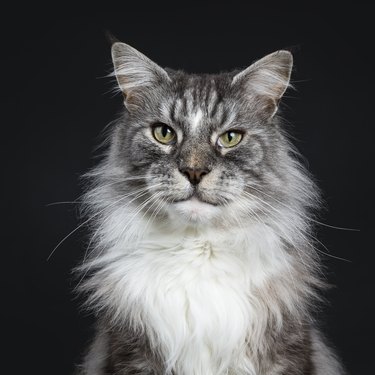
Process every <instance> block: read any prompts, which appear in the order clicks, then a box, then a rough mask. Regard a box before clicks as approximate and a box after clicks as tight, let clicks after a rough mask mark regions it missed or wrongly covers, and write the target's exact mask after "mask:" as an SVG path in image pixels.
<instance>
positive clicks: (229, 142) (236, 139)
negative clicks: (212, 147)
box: [217, 130, 243, 148]
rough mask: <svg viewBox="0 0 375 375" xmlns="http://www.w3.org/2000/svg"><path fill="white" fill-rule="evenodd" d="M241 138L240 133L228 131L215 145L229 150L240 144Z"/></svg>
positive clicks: (241, 134)
mask: <svg viewBox="0 0 375 375" xmlns="http://www.w3.org/2000/svg"><path fill="white" fill-rule="evenodd" d="M242 137H243V133H242V132H239V131H236V130H228V131H227V132H225V133H224V134H222V135H221V136H220V137H219V139H218V141H217V143H218V145H219V146H221V147H225V148H230V147H234V146H237V145H238V144H239V143H240V142H241V140H242Z"/></svg>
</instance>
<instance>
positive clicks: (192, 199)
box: [173, 191, 219, 206]
mask: <svg viewBox="0 0 375 375" xmlns="http://www.w3.org/2000/svg"><path fill="white" fill-rule="evenodd" d="M182 202H200V203H203V204H209V205H211V206H219V203H218V202H214V201H212V200H210V199H208V198H206V197H204V196H202V194H200V193H199V192H197V191H194V192H193V193H192V194H191V195H190V196H189V197H187V198H182V199H176V200H173V203H182Z"/></svg>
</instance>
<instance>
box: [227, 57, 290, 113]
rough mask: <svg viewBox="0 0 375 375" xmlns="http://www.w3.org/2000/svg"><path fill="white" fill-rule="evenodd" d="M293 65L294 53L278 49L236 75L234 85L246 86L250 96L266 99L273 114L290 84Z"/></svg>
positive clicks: (267, 106)
mask: <svg viewBox="0 0 375 375" xmlns="http://www.w3.org/2000/svg"><path fill="white" fill-rule="evenodd" d="M292 67H293V56H292V54H291V53H290V52H288V51H285V50H280V51H276V52H274V53H271V54H269V55H267V56H265V57H263V58H262V59H260V60H258V61H256V62H255V63H254V64H252V65H250V66H249V67H248V68H246V69H245V70H243V71H241V72H240V73H238V74H237V75H235V76H234V78H233V81H232V85H241V86H243V87H245V90H246V92H247V93H248V95H249V97H256V98H257V99H259V98H261V99H265V100H266V101H267V105H266V108H268V109H269V110H272V111H271V112H272V116H273V115H274V114H275V113H276V111H277V105H278V102H279V101H280V99H281V97H282V96H283V95H284V93H285V91H286V89H287V88H288V86H289V82H290V76H291V72H292ZM261 102H262V100H261Z"/></svg>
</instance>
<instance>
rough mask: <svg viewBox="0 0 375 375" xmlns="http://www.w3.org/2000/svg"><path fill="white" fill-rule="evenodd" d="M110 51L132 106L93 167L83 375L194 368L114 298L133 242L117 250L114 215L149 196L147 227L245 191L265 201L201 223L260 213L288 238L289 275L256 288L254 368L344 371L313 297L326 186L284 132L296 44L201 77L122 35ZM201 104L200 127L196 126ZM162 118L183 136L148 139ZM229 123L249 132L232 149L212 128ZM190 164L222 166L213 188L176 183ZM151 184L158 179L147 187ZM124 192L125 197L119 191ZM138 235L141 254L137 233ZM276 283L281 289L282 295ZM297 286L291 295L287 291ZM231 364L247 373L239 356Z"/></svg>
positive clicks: (265, 374) (305, 374)
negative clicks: (178, 364)
mask: <svg viewBox="0 0 375 375" xmlns="http://www.w3.org/2000/svg"><path fill="white" fill-rule="evenodd" d="M112 56H113V61H114V65H115V73H116V77H117V80H118V83H119V87H120V88H121V91H122V93H123V95H124V104H125V109H124V113H123V116H122V118H121V119H120V120H119V121H118V122H117V123H116V125H115V126H114V127H113V130H112V133H111V136H110V147H109V150H108V152H107V155H106V156H105V158H104V160H103V161H102V162H101V164H100V165H99V166H98V167H97V168H95V169H94V170H93V171H92V172H91V173H90V174H89V177H90V179H91V181H92V183H91V184H90V188H89V189H88V192H87V194H86V203H87V204H86V206H85V212H86V214H87V215H88V217H89V218H91V219H90V220H91V223H92V226H91V227H92V231H93V232H92V237H93V241H92V242H93V243H94V244H95V246H94V250H93V251H92V254H91V257H90V258H89V260H88V261H86V262H85V263H84V264H83V266H82V267H81V268H80V270H81V272H84V275H85V276H86V281H85V283H84V287H83V290H84V291H85V292H86V293H88V306H90V308H93V309H94V310H95V311H96V313H98V314H100V316H101V319H100V324H98V329H97V336H96V338H95V339H94V341H93V344H92V345H91V347H90V349H89V351H88V354H87V355H86V357H85V361H84V364H83V365H82V366H81V368H80V374H81V375H105V374H108V375H109V374H111V375H125V374H144V375H146V374H150V375H151V374H153V375H164V374H167V373H168V374H175V375H190V374H188V373H184V374H183V373H178V372H176V369H175V368H172V369H168V366H167V363H166V358H165V356H164V353H165V351H164V349H163V348H162V345H161V344H160V343H159V341H158V337H157V335H156V338H155V336H154V333H152V332H153V331H152V332H151V330H150V329H149V328H147V324H146V320H144V324H143V323H142V319H146V318H144V317H142V314H141V313H140V315H139V316H136V317H134V312H133V310H132V307H131V306H130V305H131V303H130V302H129V306H128V307H126V306H125V307H123V306H122V307H121V309H119V308H117V307H118V306H117V305H116V303H117V304H119V302H114V300H115V299H116V298H120V297H121V296H122V295H121V294H117V295H116V296H117V297H114V296H115V295H114V294H113V295H112V293H113V289H114V288H115V286H116V285H117V284H111V283H112V281H110V280H112V277H113V273H114V272H115V270H116V268H115V267H114V264H115V262H119V261H120V260H121V261H124V259H125V261H124V262H125V264H126V259H127V258H126V257H131V256H132V255H131V254H132V253H131V251H133V250H129V253H127V255H123V254H114V255H112V254H110V253H109V249H110V248H114V247H116V245H117V244H118V242H121V240H122V236H125V235H129V236H130V234H128V233H129V231H128V232H127V233H125V234H124V233H123V231H121V230H118V229H117V227H116V226H117V225H118V223H117V222H113V224H111V225H109V224H108V222H110V220H112V219H111V218H112V217H113V215H114V211H115V210H119V209H120V210H121V207H122V206H123V207H124V205H125V204H126V203H127V202H128V204H130V203H131V204H132V205H135V206H136V207H137V206H139V205H142V204H143V206H142V207H141V209H140V212H141V213H142V214H143V217H146V218H148V219H149V222H151V224H150V225H151V226H152V225H157V224H154V223H162V224H161V225H164V224H165V223H169V221H168V220H169V218H168V213H167V211H166V210H165V209H164V208H165V207H166V206H168V205H169V206H170V205H174V204H176V203H177V202H182V201H186V200H188V199H189V198H190V197H191V196H192V195H193V194H194V196H195V197H196V198H197V199H199V200H200V201H203V202H206V203H208V204H209V205H212V206H215V207H219V208H220V207H222V208H223V210H224V208H225V207H227V206H229V207H230V206H231V205H232V204H233V202H236V200H237V199H240V198H239V196H240V195H241V199H243V200H244V201H246V202H248V200H249V199H253V202H258V203H259V202H260V203H259V205H258V206H255V208H254V210H247V211H246V212H241V211H238V215H237V217H233V218H231V217H221V218H220V220H219V219H216V221H215V220H213V222H212V223H208V224H205V225H207V226H208V227H209V226H210V225H212V226H217V225H224V226H226V227H227V228H228V231H229V230H230V229H231V228H235V227H236V226H237V227H238V226H240V225H242V224H243V225H249V227H251V226H252V225H253V223H257V222H258V221H260V222H261V223H262V225H264V227H265V228H271V229H272V230H273V231H274V232H275V233H276V234H277V236H279V237H280V239H281V241H282V244H283V245H282V248H281V249H280V251H282V252H283V254H284V255H283V256H285V257H286V258H285V259H289V260H288V262H290V268H289V272H288V273H286V274H283V275H281V276H280V277H279V278H276V277H275V278H272V277H271V278H270V280H269V281H268V282H267V285H266V286H264V287H263V288H262V289H255V290H254V291H253V295H252V298H253V299H254V300H255V302H253V303H254V304H256V305H259V306H261V308H262V309H263V310H264V311H265V313H264V314H265V315H264V319H266V323H265V328H264V332H263V331H262V332H263V333H262V335H261V337H260V338H259V340H258V341H259V342H257V343H256V346H255V343H254V345H253V343H252V342H249V343H248V347H247V348H246V352H247V355H248V358H251V361H252V363H253V365H254V368H255V370H254V371H255V372H252V373H251V374H255V373H256V374H257V375H323V374H324V375H340V374H341V375H342V374H344V370H343V369H342V367H341V366H340V364H339V362H338V360H337V359H336V357H335V355H334V354H333V352H332V350H331V349H330V348H329V347H328V346H327V345H326V344H325V343H324V340H323V339H322V336H321V334H320V333H319V332H318V331H317V329H316V328H315V324H314V308H313V306H315V305H316V304H317V303H318V301H319V297H318V290H319V289H320V288H323V287H324V283H322V282H321V280H320V277H319V276H318V275H319V272H320V261H319V259H318V257H317V254H316V251H315V248H314V246H315V240H314V231H313V221H314V219H313V218H314V211H315V209H316V208H318V206H319V194H318V192H317V188H316V186H315V185H314V183H313V182H312V180H311V178H310V176H309V175H308V173H307V171H306V170H305V169H304V167H303V166H302V165H301V164H300V162H299V159H298V153H297V152H296V150H295V149H294V148H293V146H292V145H291V143H290V142H289V140H288V137H287V135H286V134H285V131H284V130H283V128H282V125H281V121H280V117H279V112H278V104H279V100H280V98H281V97H282V95H283V93H284V91H285V90H286V89H287V87H288V85H289V78H290V73H291V67H292V57H291V55H290V53H288V52H286V51H279V52H277V53H275V54H271V55H269V56H267V57H265V58H264V59H262V60H260V61H258V62H257V63H255V64H253V65H251V66H250V67H249V68H248V69H246V70H244V71H233V72H229V73H222V74H200V75H198V74H186V73H184V72H182V71H174V70H171V69H162V68H160V67H159V66H157V65H156V64H155V63H153V62H152V61H151V60H149V59H148V58H146V57H145V56H144V55H142V54H140V53H139V52H138V51H136V50H134V49H133V48H131V47H129V46H127V45H125V44H122V43H115V44H114V47H113V49H112ZM197 113H198V114H200V116H201V117H200V125H199V126H197V127H196V128H193V126H192V121H194V120H192V119H193V118H194V117H193V116H194V114H197ZM156 123H164V124H167V125H169V126H171V127H172V128H173V129H174V130H175V131H176V133H177V142H176V143H175V144H172V145H171V146H168V149H165V151H163V150H162V148H161V146H160V145H158V144H157V142H155V140H154V139H152V137H150V132H151V130H150V129H151V126H152V125H153V124H156ZM230 129H235V130H237V131H241V132H242V133H243V134H244V136H243V139H242V141H241V142H240V144H239V145H238V146H236V148H235V149H227V150H225V149H223V148H220V147H218V145H217V144H216V143H215V142H213V141H212V137H213V135H214V134H217V135H220V134H222V133H224V132H225V131H227V130H230ZM163 147H164V146H163ZM186 168H193V169H196V170H197V169H204V170H206V171H208V174H207V176H204V177H203V180H202V181H204V180H205V179H206V180H207V181H208V178H212V179H213V177H211V176H213V175H214V173H216V176H217V177H215V179H214V180H213V182H212V185H213V186H214V188H208V187H206V188H203V187H201V184H199V186H197V187H196V188H194V190H191V189H190V190H189V189H188V190H181V189H177V188H176V186H177V182H176V173H177V174H178V173H179V172H178V171H183V170H185V169H186ZM209 176H210V177H209ZM244 181H245V183H246V184H244ZM155 184H157V187H155V188H149V187H150V186H152V185H155ZM202 186H203V185H202ZM140 189H144V190H140ZM240 189H242V190H241V192H240ZM137 191H138V192H139V193H138V194H137ZM158 193H162V198H163V200H162V201H160V202H159V201H157V200H156V203H155V200H153V196H155V195H157V194H158ZM126 194H128V198H126V199H123V198H122V197H125V195H126ZM129 194H130V195H129ZM159 196H160V195H159ZM251 197H252V198H251ZM129 202H130V203H129ZM223 212H224V211H223ZM108 225H109V226H108ZM129 225H130V224H129ZM170 225H171V228H173V225H180V224H178V223H177V224H176V223H173V222H170ZM181 225H182V224H181ZM192 226H194V225H192ZM127 228H128V227H127ZM129 228H130V229H131V228H132V226H131V225H130V227H129ZM176 228H177V227H176ZM130 229H129V230H130ZM119 233H120V234H119ZM181 241H183V239H181ZM134 243H135V245H134V246H135V248H134V252H136V250H137V249H136V246H137V245H136V243H137V236H136V235H135V239H134ZM264 251H267V249H264ZM107 253H108V254H107ZM139 277H140V278H142V277H143V276H142V274H140V275H139ZM155 282H156V281H155ZM280 285H283V287H284V289H282V290H285V293H286V294H285V295H280V289H277V288H279V287H280ZM292 290H293V293H294V294H293V293H292V292H290V295H289V294H288V291H292ZM124 293H125V292H124ZM292 294H293V295H292ZM124 298H125V297H124ZM129 301H130V300H129ZM276 307H277V308H276ZM134 309H135V308H134ZM274 309H275V310H277V311H276V312H274V311H273V310H274ZM134 311H138V310H134ZM137 319H138V320H137ZM176 319H178V317H176ZM136 320H137V322H138V323H135V321H136ZM171 324H173V322H171ZM156 328H157V327H156ZM226 372H227V373H228V374H231V375H234V374H243V373H245V372H244V370H243V369H240V368H237V367H236V364H235V363H232V364H231V365H230V366H229V367H228V368H227V369H226ZM248 373H249V374H250V372H248ZM191 375H208V374H203V373H202V374H200V373H199V374H198V373H194V374H193V373H191Z"/></svg>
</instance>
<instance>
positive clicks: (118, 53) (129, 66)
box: [112, 42, 170, 104]
mask: <svg viewBox="0 0 375 375" xmlns="http://www.w3.org/2000/svg"><path fill="white" fill-rule="evenodd" d="M112 61H113V65H114V68H115V69H114V74H115V75H116V78H117V82H118V85H119V87H120V89H121V91H122V92H123V93H124V96H125V98H129V97H130V96H132V97H134V95H131V94H136V95H139V94H140V93H141V92H142V90H144V89H145V88H148V87H151V86H153V85H155V84H157V83H159V82H161V81H169V80H170V78H169V76H168V74H167V72H166V71H165V70H164V69H162V68H161V67H160V66H158V65H157V64H155V63H154V62H153V61H151V60H150V59H149V58H148V57H146V56H145V55H143V54H142V53H140V52H139V51H137V50H136V49H135V48H133V47H131V46H129V45H127V44H125V43H121V42H115V43H113V45H112ZM125 104H126V102H125Z"/></svg>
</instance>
